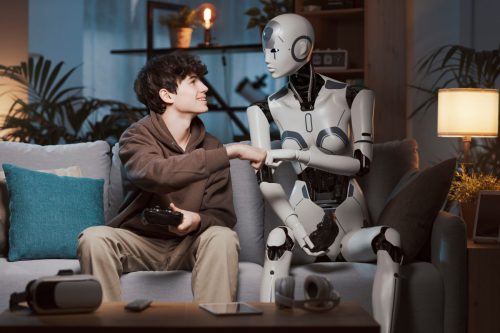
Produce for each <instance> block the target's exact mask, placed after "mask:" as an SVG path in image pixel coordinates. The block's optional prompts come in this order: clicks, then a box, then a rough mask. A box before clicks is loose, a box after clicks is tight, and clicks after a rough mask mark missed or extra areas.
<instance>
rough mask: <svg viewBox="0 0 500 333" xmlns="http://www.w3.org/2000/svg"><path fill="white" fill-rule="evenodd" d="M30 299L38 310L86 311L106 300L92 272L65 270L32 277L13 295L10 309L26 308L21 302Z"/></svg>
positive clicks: (49, 312) (30, 302) (54, 311)
mask: <svg viewBox="0 0 500 333" xmlns="http://www.w3.org/2000/svg"><path fill="white" fill-rule="evenodd" d="M21 302H28V305H29V307H30V309H31V310H32V311H33V312H35V313H37V314H61V313H84V312H92V311H95V310H96V309H97V308H98V307H99V306H100V305H101V302H102V288H101V284H100V283H99V281H97V279H96V278H94V277H93V276H91V275H84V274H80V275H74V274H73V271H71V270H61V271H59V272H58V273H57V275H56V276H49V277H42V278H39V279H36V280H33V281H30V282H29V283H28V285H27V286H26V291H24V292H20V293H12V294H11V295H10V303H9V309H10V311H16V310H21V309H26V307H25V306H21V305H20V304H19V303H21Z"/></svg>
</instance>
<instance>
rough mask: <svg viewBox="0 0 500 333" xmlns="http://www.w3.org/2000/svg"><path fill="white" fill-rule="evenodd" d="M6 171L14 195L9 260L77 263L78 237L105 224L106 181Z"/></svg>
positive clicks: (10, 167) (6, 168) (15, 169)
mask: <svg viewBox="0 0 500 333" xmlns="http://www.w3.org/2000/svg"><path fill="white" fill-rule="evenodd" d="M2 166H3V169H4V171H5V176H6V180H7V187H8V190H9V195H10V228H9V254H8V258H9V261H16V260H25V259H46V258H54V259H55V258H76V248H77V236H78V234H79V233H80V232H81V231H82V230H83V229H85V228H87V227H90V226H94V225H100V224H103V223H104V211H103V207H102V204H103V185H104V180H102V179H92V178H77V177H67V176H57V175H54V174H49V173H45V172H38V171H33V170H29V169H25V168H20V167H17V166H14V165H12V164H3V165H2Z"/></svg>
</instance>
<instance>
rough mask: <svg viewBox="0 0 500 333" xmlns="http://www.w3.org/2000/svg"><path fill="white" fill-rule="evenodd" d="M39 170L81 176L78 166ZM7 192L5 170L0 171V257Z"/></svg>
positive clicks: (4, 249)
mask: <svg viewBox="0 0 500 333" xmlns="http://www.w3.org/2000/svg"><path fill="white" fill-rule="evenodd" d="M38 171H40V172H45V173H52V174H54V175H58V176H70V177H81V176H82V171H81V170H80V167H79V166H70V167H68V168H61V169H53V170H38ZM8 208H9V192H8V191H7V184H6V183H5V172H3V171H0V257H5V256H6V255H7V250H8V248H9V247H8V243H7V234H8V232H9V209H8Z"/></svg>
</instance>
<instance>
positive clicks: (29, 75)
mask: <svg viewBox="0 0 500 333" xmlns="http://www.w3.org/2000/svg"><path fill="white" fill-rule="evenodd" d="M62 66H63V62H59V63H57V64H56V65H55V66H52V62H51V61H50V60H47V59H45V58H44V57H39V58H38V59H35V58H33V57H30V58H29V60H28V61H27V62H25V61H23V62H21V64H20V65H16V66H4V65H0V77H5V78H8V79H10V80H13V81H14V82H16V83H17V86H16V87H15V88H14V89H9V90H8V91H1V92H0V95H3V94H10V95H11V97H12V98H13V102H12V105H11V106H10V107H9V110H8V111H7V114H6V117H5V120H4V122H3V124H0V131H1V133H2V136H1V137H0V140H5V141H18V142H27V143H36V144H41V145H55V144H61V143H74V142H86V141H95V140H106V141H107V142H108V143H109V144H111V145H112V144H114V143H115V142H117V141H118V139H119V137H120V135H121V133H122V132H123V131H124V130H125V129H126V128H127V127H128V126H129V125H130V124H131V123H132V122H134V121H136V120H138V119H139V118H140V117H142V115H141V114H140V113H139V112H131V111H132V108H131V107H130V106H128V105H127V104H124V103H121V102H118V101H112V100H101V99H97V98H90V97H83V96H81V95H80V92H81V89H82V87H70V88H66V87H64V83H65V82H66V81H67V79H68V78H69V77H70V76H71V74H72V73H73V72H74V71H75V70H76V67H74V68H72V69H70V70H69V71H68V72H66V73H64V74H62V73H61V69H62ZM16 91H21V92H22V94H23V95H27V96H28V97H29V101H25V99H24V98H21V97H19V96H17V95H16V94H15V92H16Z"/></svg>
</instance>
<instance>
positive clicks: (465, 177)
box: [448, 165, 500, 238]
mask: <svg viewBox="0 0 500 333" xmlns="http://www.w3.org/2000/svg"><path fill="white" fill-rule="evenodd" d="M481 190H494V191H498V190H500V180H499V179H498V178H497V177H495V176H493V175H491V174H484V173H479V172H474V171H472V172H467V171H466V168H465V166H464V165H462V166H461V167H460V168H459V170H457V171H456V172H455V178H454V179H453V181H452V182H451V187H450V192H449V194H448V199H449V200H450V201H456V202H458V203H459V204H460V208H461V210H462V217H463V219H464V220H465V224H466V226H467V237H468V238H471V237H472V231H473V228H474V215H475V212H476V205H477V197H478V194H479V191H481Z"/></svg>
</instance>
